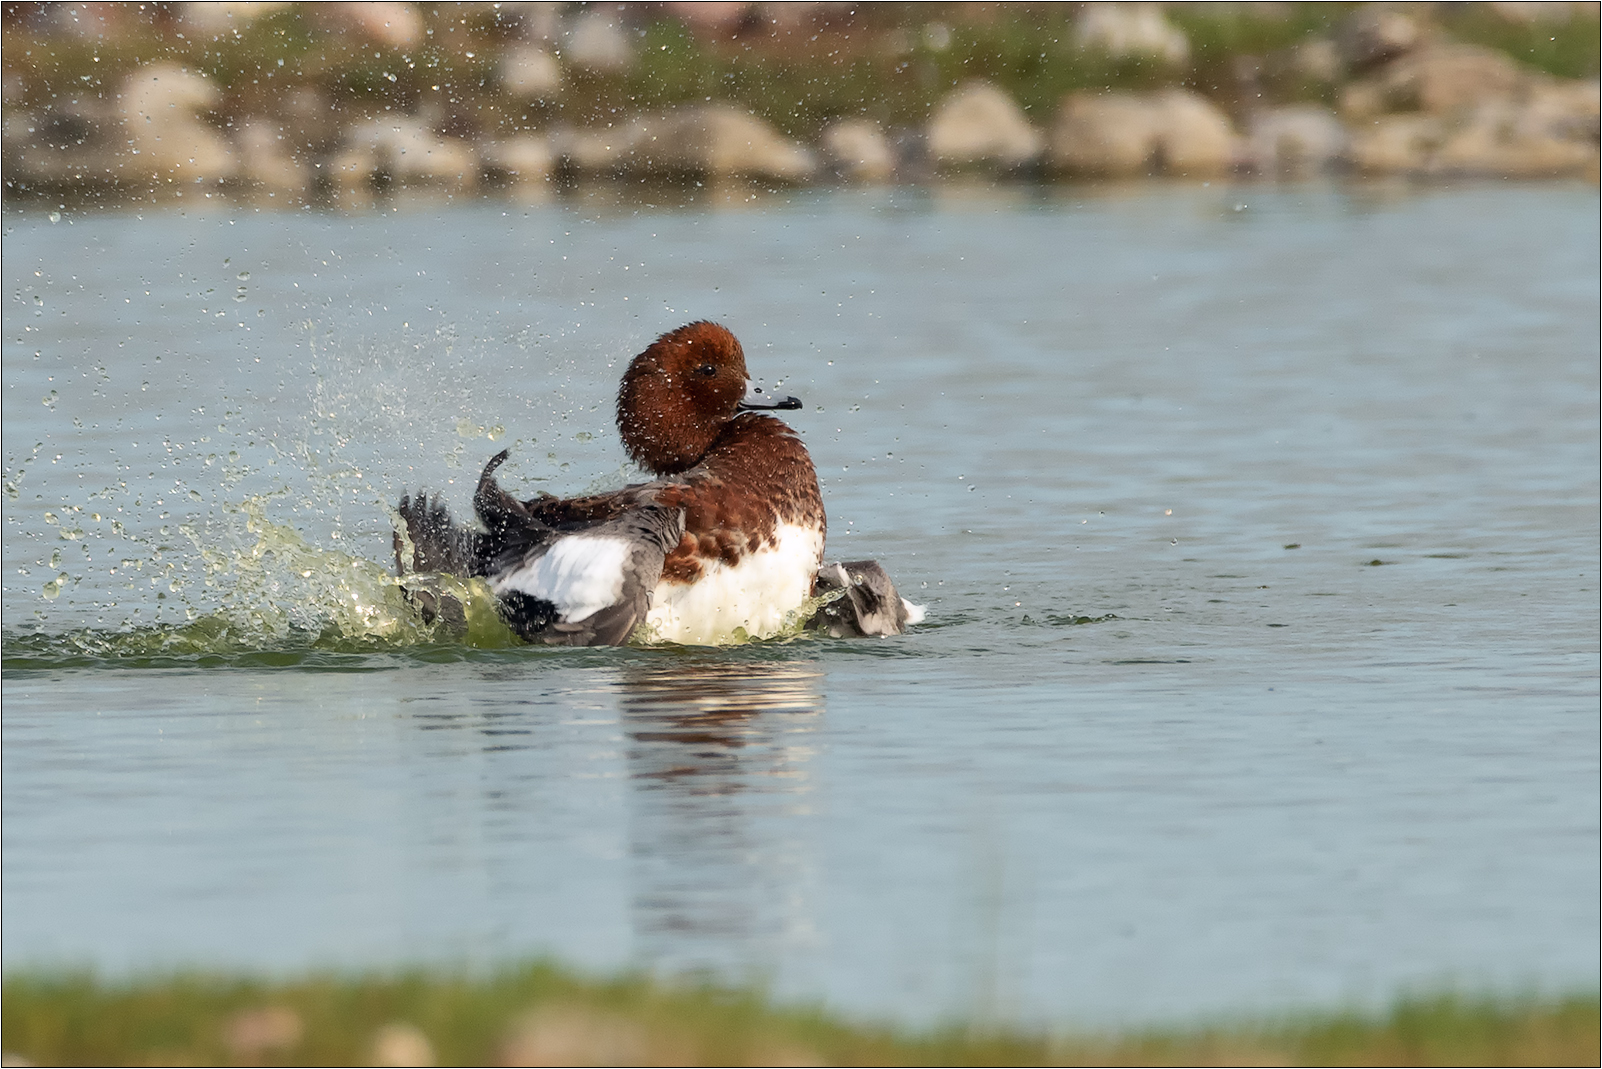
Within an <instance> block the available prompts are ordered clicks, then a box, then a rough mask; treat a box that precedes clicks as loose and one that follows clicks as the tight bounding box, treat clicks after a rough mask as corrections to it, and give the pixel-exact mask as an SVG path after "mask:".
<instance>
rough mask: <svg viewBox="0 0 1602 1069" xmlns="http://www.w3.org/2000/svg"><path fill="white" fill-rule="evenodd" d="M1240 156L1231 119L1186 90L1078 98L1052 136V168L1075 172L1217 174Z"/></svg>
mask: <svg viewBox="0 0 1602 1069" xmlns="http://www.w3.org/2000/svg"><path fill="white" fill-rule="evenodd" d="M1240 155H1241V152H1240V149H1239V145H1238V139H1237V138H1236V136H1235V132H1234V129H1233V127H1231V125H1230V122H1229V117H1228V116H1227V115H1225V114H1224V113H1223V111H1221V110H1220V109H1219V108H1218V106H1217V105H1215V104H1213V103H1212V102H1210V101H1208V100H1206V99H1204V98H1202V97H1200V96H1197V95H1196V94H1195V93H1190V92H1187V91H1185V90H1182V89H1170V90H1165V91H1163V92H1159V93H1149V94H1146V93H1099V94H1098V93H1071V94H1069V96H1068V97H1067V98H1066V99H1065V100H1064V101H1063V105H1062V109H1061V110H1060V111H1059V112H1058V115H1057V122H1056V125H1055V126H1054V127H1053V128H1052V133H1051V149H1050V160H1051V163H1052V165H1053V166H1054V167H1055V168H1057V169H1058V170H1062V171H1066V172H1069V173H1072V174H1084V175H1105V176H1114V177H1116V176H1128V175H1136V174H1148V173H1150V174H1172V175H1213V174H1221V173H1223V172H1225V171H1227V170H1229V169H1230V168H1231V167H1233V166H1234V164H1235V161H1236V159H1237V158H1238V157H1239V156H1240Z"/></svg>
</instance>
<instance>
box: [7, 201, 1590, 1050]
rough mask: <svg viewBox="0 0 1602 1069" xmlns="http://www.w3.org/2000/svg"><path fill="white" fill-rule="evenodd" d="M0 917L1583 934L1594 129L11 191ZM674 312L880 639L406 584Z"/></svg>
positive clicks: (1460, 969)
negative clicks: (537, 641)
mask: <svg viewBox="0 0 1602 1069" xmlns="http://www.w3.org/2000/svg"><path fill="white" fill-rule="evenodd" d="M4 238H5V257H4V281H5V305H4V307H5V318H4V328H5V337H4V372H5V374H4V454H5V465H6V473H5V479H6V484H5V493H6V498H5V527H4V566H5V567H4V571H5V581H4V628H5V630H4V637H5V669H4V829H3V830H4V858H3V859H4V900H5V909H4V963H5V965H6V966H8V967H14V966H19V965H24V964H33V965H61V964H88V965H93V966H95V967H98V968H100V969H102V970H105V971H108V972H110V973H113V974H122V973H126V972H130V971H139V970H144V969H147V968H151V967H167V966H175V965H205V966H220V967H227V968H243V969H260V970H269V971H292V970H300V969H304V968H308V967H314V966H339V967H344V966H353V967H361V966H387V965H392V964H400V963H416V962H446V963H465V964H468V965H475V966H476V965H484V964H488V963H494V962H497V961H502V960H507V959H514V958H521V957H526V956H530V955H536V954H550V955H554V956H556V957H557V958H559V959H561V960H564V961H567V962H570V963H575V964H578V965H580V966H583V967H587V968H598V969H613V968H618V967H623V966H642V967H647V968H651V969H655V970H659V971H661V972H664V973H686V972H688V973H698V972H699V973H710V974H712V975H715V976H718V977H721V978H725V979H731V980H755V981H757V982H760V983H763V984H766V985H767V986H768V987H769V989H770V990H772V991H773V992H774V993H775V994H777V995H779V996H781V997H785V998H804V999H822V1000H824V1001H826V1002H827V1003H828V1004H829V1005H831V1006H834V1007H836V1008H839V1009H841V1010H844V1011H846V1012H848V1013H850V1014H853V1015H860V1016H865V1017H880V1018H891V1019H897V1020H902V1021H906V1022H914V1023H917V1022H927V1021H930V1020H932V1019H935V1018H937V1017H940V1016H942V1015H952V1014H960V1015H964V1016H967V1017H970V1018H981V1019H990V1020H1004V1021H1024V1022H1077V1023H1092V1024H1118V1023H1129V1022H1141V1021H1158V1020H1179V1019H1186V1018H1193V1017H1197V1016H1204V1015H1208V1014H1216V1013H1227V1014H1234V1013H1254V1012H1265V1011H1274V1010H1278V1009H1284V1008H1291V1007H1303V1006H1331V1005H1335V1004H1340V1003H1357V1004H1365V1005H1372V1004H1378V1003H1381V1002H1383V1001H1385V1000H1388V999H1390V998H1392V997H1394V996H1395V995H1396V994H1398V993H1399V992H1402V991H1406V990H1418V989H1438V988H1441V987H1447V986H1453V987H1460V988H1466V989H1470V990H1476V991H1478V990H1488V991H1522V990H1528V989H1531V988H1536V989H1542V990H1566V989H1571V988H1574V987H1577V986H1578V987H1586V986H1593V985H1595V984H1596V983H1597V981H1598V951H1597V946H1598V936H1599V932H1598V875H1597V873H1598V816H1597V813H1598V788H1597V783H1598V715H1597V709H1598V642H1599V638H1598V608H1597V606H1598V593H1597V591H1598V586H1597V578H1598V575H1597V572H1598V552H1599V547H1598V463H1599V462H1598V240H1597V239H1598V197H1597V191H1596V188H1595V186H1592V185H1573V186H1568V185H1541V186H1519V185H1509V184H1505V183H1498V184H1492V185H1469V186H1461V187H1433V188H1413V187H1408V186H1405V185H1349V186H1321V185H1315V186H1282V187H1274V186H1258V185H1245V186H1233V185H1213V186H1197V185H1162V184H1141V185H1134V186H1127V187H1107V188H1092V187H1076V188H1059V189H1054V190H1045V191H1040V190H1029V189H1010V190H1009V189H1002V190H985V189H964V188H961V187H952V188H942V189H935V190H932V191H930V190H925V191H918V190H896V191H881V192H868V193H859V192H842V191H824V192H807V193H795V194H791V195H786V196H775V195H762V196H752V197H751V198H749V199H747V198H746V197H745V196H744V195H742V194H738V193H737V194H734V195H727V196H722V197H720V198H719V199H718V201H717V202H716V203H711V202H710V201H701V202H692V203H689V204H684V203H677V204H671V203H670V204H661V205H652V204H646V203H643V202H639V201H636V202H632V203H630V202H626V201H620V200H617V199H607V198H605V197H596V198H592V199H574V200H568V201H563V202H560V203H555V204H549V205H536V206H527V207H524V206H518V207H512V206H508V205H505V204H492V203H483V202H480V203H473V204H462V205H455V206H452V205H447V204H429V203H418V204H408V205H391V206H388V207H386V208H383V209H380V210H375V211H373V212H372V213H370V214H362V215H349V216H343V215H327V214H313V213H309V212H308V213H301V214H267V213H254V212H251V211H249V210H247V209H240V208H227V207H208V206H206V205H205V204H200V205H195V206H192V207H190V208H188V209H184V210H180V209H177V208H172V209H168V210H162V211H150V212H145V213H142V214H141V213H134V212H122V213H114V212H104V213H98V214H97V213H93V212H74V211H67V212H65V213H62V214H60V215H59V217H58V216H52V215H51V214H48V213H47V212H46V211H45V210H44V209H43V208H22V209H19V208H17V207H16V206H15V205H11V206H8V208H7V214H6V216H5V223H4ZM696 318H713V319H717V320H720V321H722V322H724V323H725V324H727V325H728V326H729V327H730V328H731V329H733V330H734V331H735V333H736V334H737V335H738V336H739V337H740V338H741V339H742V340H743V342H744V345H745V349H746V352H747V355H748V358H749V363H750V365H751V368H752V370H753V373H754V374H756V375H759V376H762V377H765V378H767V379H768V380H769V381H770V382H772V381H774V380H779V381H781V382H782V385H783V386H784V388H785V390H786V391H787V392H791V393H795V394H797V395H799V396H800V397H802V398H803V399H804V400H805V402H806V407H805V409H804V410H803V411H799V412H794V413H789V414H787V416H788V417H790V422H791V423H792V424H793V425H794V426H795V427H796V428H797V429H798V430H799V431H800V432H801V433H802V435H803V436H804V437H805V439H806V441H807V443H808V445H809V447H810V448H811V450H812V453H813V456H814V458H815V459H816V461H817V466H818V469H819V472H820V475H821V477H822V480H823V487H824V495H825V500H826V503H827V505H828V509H829V521H830V546H829V555H830V558H831V559H854V558H863V557H873V558H877V559H878V560H880V561H881V562H883V563H884V564H885V566H886V567H887V569H888V570H889V571H890V573H891V575H892V576H893V577H894V578H895V579H896V581H897V582H898V584H899V585H900V586H901V588H902V590H903V591H904V592H905V593H906V594H907V595H908V596H909V597H911V598H912V599H913V600H915V601H920V602H924V603H926V604H927V605H928V608H929V616H928V620H927V622H926V623H924V624H923V625H922V626H920V627H917V628H915V629H914V630H913V631H912V632H911V633H909V634H907V635H904V636H901V637H898V638H893V639H885V640H858V641H835V640H827V639H819V638H816V637H801V638H796V639H793V640H789V641H772V642H767V643H760V644H752V645H746V646H742V647H738V648H725V649H689V648H658V649H623V650H611V649H605V650H577V651H566V650H555V651H552V650H534V649H527V648H517V647H515V646H512V645H510V644H509V643H508V641H507V638H506V636H505V634H504V633H497V631H496V630H495V628H493V627H485V628H480V629H479V631H478V632H476V633H475V636H474V638H473V641H472V642H470V643H469V642H462V641H452V640H450V639H449V638H447V637H445V636H440V635H433V634H430V633H428V632H427V631H426V630H425V629H423V628H421V626H420V625H419V624H418V623H417V622H416V621H414V620H412V619H410V618H409V617H408V616H407V614H406V613H405V612H404V611H403V609H402V607H401V606H400V603H399V602H398V601H397V600H396V599H397V595H396V594H395V591H394V589H393V587H391V586H389V585H387V583H386V581H385V573H386V571H387V568H388V559H389V520H388V516H387V514H386V512H385V507H386V503H392V502H393V501H395V500H396V499H397V498H398V497H399V496H400V494H401V493H402V492H404V491H406V490H408V489H416V488H418V487H421V486H430V487H436V488H439V489H442V490H444V491H445V493H446V495H447V497H448V499H449V500H450V501H451V502H452V504H453V506H454V507H455V508H456V509H457V510H458V511H459V512H460V511H463V510H465V508H466V506H467V500H468V497H469V493H470V487H471V484H472V482H473V480H474V479H475V477H476V475H477V471H478V468H479V466H480V465H481V464H482V463H483V461H484V460H485V459H486V458H487V457H488V456H489V455H491V454H492V453H494V452H496V451H497V450H498V449H500V448H502V447H503V446H510V447H511V449H512V453H513V459H512V461H511V462H510V463H509V464H508V465H507V466H506V468H504V469H502V473H501V475H502V478H503V481H504V482H505V484H506V485H508V486H510V487H514V488H515V487H521V488H522V489H523V490H524V491H525V492H526V493H528V494H532V493H533V492H534V491H535V490H536V489H548V490H551V491H553V492H558V493H572V492H577V491H579V490H583V489H586V488H593V487H599V486H608V485H619V484H621V483H622V482H624V481H626V480H627V479H629V478H630V477H631V473H630V471H629V470H628V469H627V467H626V465H625V460H624V457H623V453H622V450H621V448H620V446H619V444H618V441H617V435H616V431H615V429H614V428H613V426H612V422H611V419H612V414H611V413H612V408H611V398H612V396H613V394H614V392H615V389H616V382H617V378H618V376H619V374H620V372H621V370H622V368H623V366H624V364H625V363H626V361H627V360H628V358H629V357H630V356H632V355H633V354H634V353H635V352H637V351H638V350H639V349H641V348H642V347H643V346H644V345H645V344H646V343H647V342H648V341H649V340H650V339H651V338H652V337H653V336H655V335H656V334H657V333H659V332H661V331H664V330H667V329H670V328H672V327H675V326H678V325H679V324H681V323H684V322H687V321H689V320H691V319H696Z"/></svg>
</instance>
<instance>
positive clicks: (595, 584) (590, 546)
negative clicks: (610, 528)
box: [490, 534, 633, 623]
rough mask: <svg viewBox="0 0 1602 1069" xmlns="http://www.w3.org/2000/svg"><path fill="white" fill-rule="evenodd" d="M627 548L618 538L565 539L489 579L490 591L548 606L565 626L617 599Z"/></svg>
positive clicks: (567, 537)
mask: <svg viewBox="0 0 1602 1069" xmlns="http://www.w3.org/2000/svg"><path fill="white" fill-rule="evenodd" d="M632 548H633V546H632V545H631V544H630V543H629V541H628V540H627V539H623V538H615V537H611V536H606V535H584V534H574V535H568V536H566V537H565V538H560V539H557V541H556V542H555V543H554V544H553V545H552V546H551V548H550V549H548V550H546V551H545V553H544V554H542V555H541V556H539V557H538V558H536V559H535V560H533V561H531V562H530V563H528V564H525V565H523V566H522V567H519V568H514V569H513V570H511V571H509V572H503V573H502V574H500V575H497V576H495V577H494V578H492V579H491V580H490V589H491V590H493V591H495V593H497V594H503V593H505V592H506V591H508V590H516V591H518V592H520V593H523V594H531V595H533V596H534V597H536V598H541V599H543V600H545V601H549V602H551V603H552V604H553V605H555V606H556V610H557V612H558V613H560V614H561V619H562V620H563V622H565V623H576V622H578V621H580V620H587V619H589V618H590V617H591V616H594V615H595V614H596V613H598V612H600V611H601V610H602V609H605V608H608V607H610V606H612V605H616V604H617V603H618V601H619V599H621V598H622V596H623V566H624V565H625V564H627V563H628V559H629V551H630V550H631V549H632Z"/></svg>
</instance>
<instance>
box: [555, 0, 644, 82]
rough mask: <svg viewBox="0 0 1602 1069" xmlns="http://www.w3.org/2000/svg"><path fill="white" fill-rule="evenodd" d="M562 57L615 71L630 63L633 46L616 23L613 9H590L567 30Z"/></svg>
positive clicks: (592, 68) (585, 66)
mask: <svg viewBox="0 0 1602 1069" xmlns="http://www.w3.org/2000/svg"><path fill="white" fill-rule="evenodd" d="M562 58H563V59H565V60H567V62H569V63H571V64H573V65H574V66H578V67H584V68H586V69H588V70H592V71H603V72H608V73H617V72H621V71H625V70H627V69H628V68H629V67H630V66H631V65H632V64H633V63H634V48H633V46H632V45H631V44H630V43H629V39H628V36H627V35H626V34H625V33H624V32H623V27H622V26H621V25H619V24H618V13H617V9H616V8H615V7H614V8H611V9H607V10H603V9H600V8H592V9H590V10H589V11H587V12H585V13H584V14H582V15H580V16H579V17H578V20H577V21H575V22H574V23H573V26H572V28H571V29H570V30H568V32H567V37H566V47H565V48H563V50H562Z"/></svg>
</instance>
